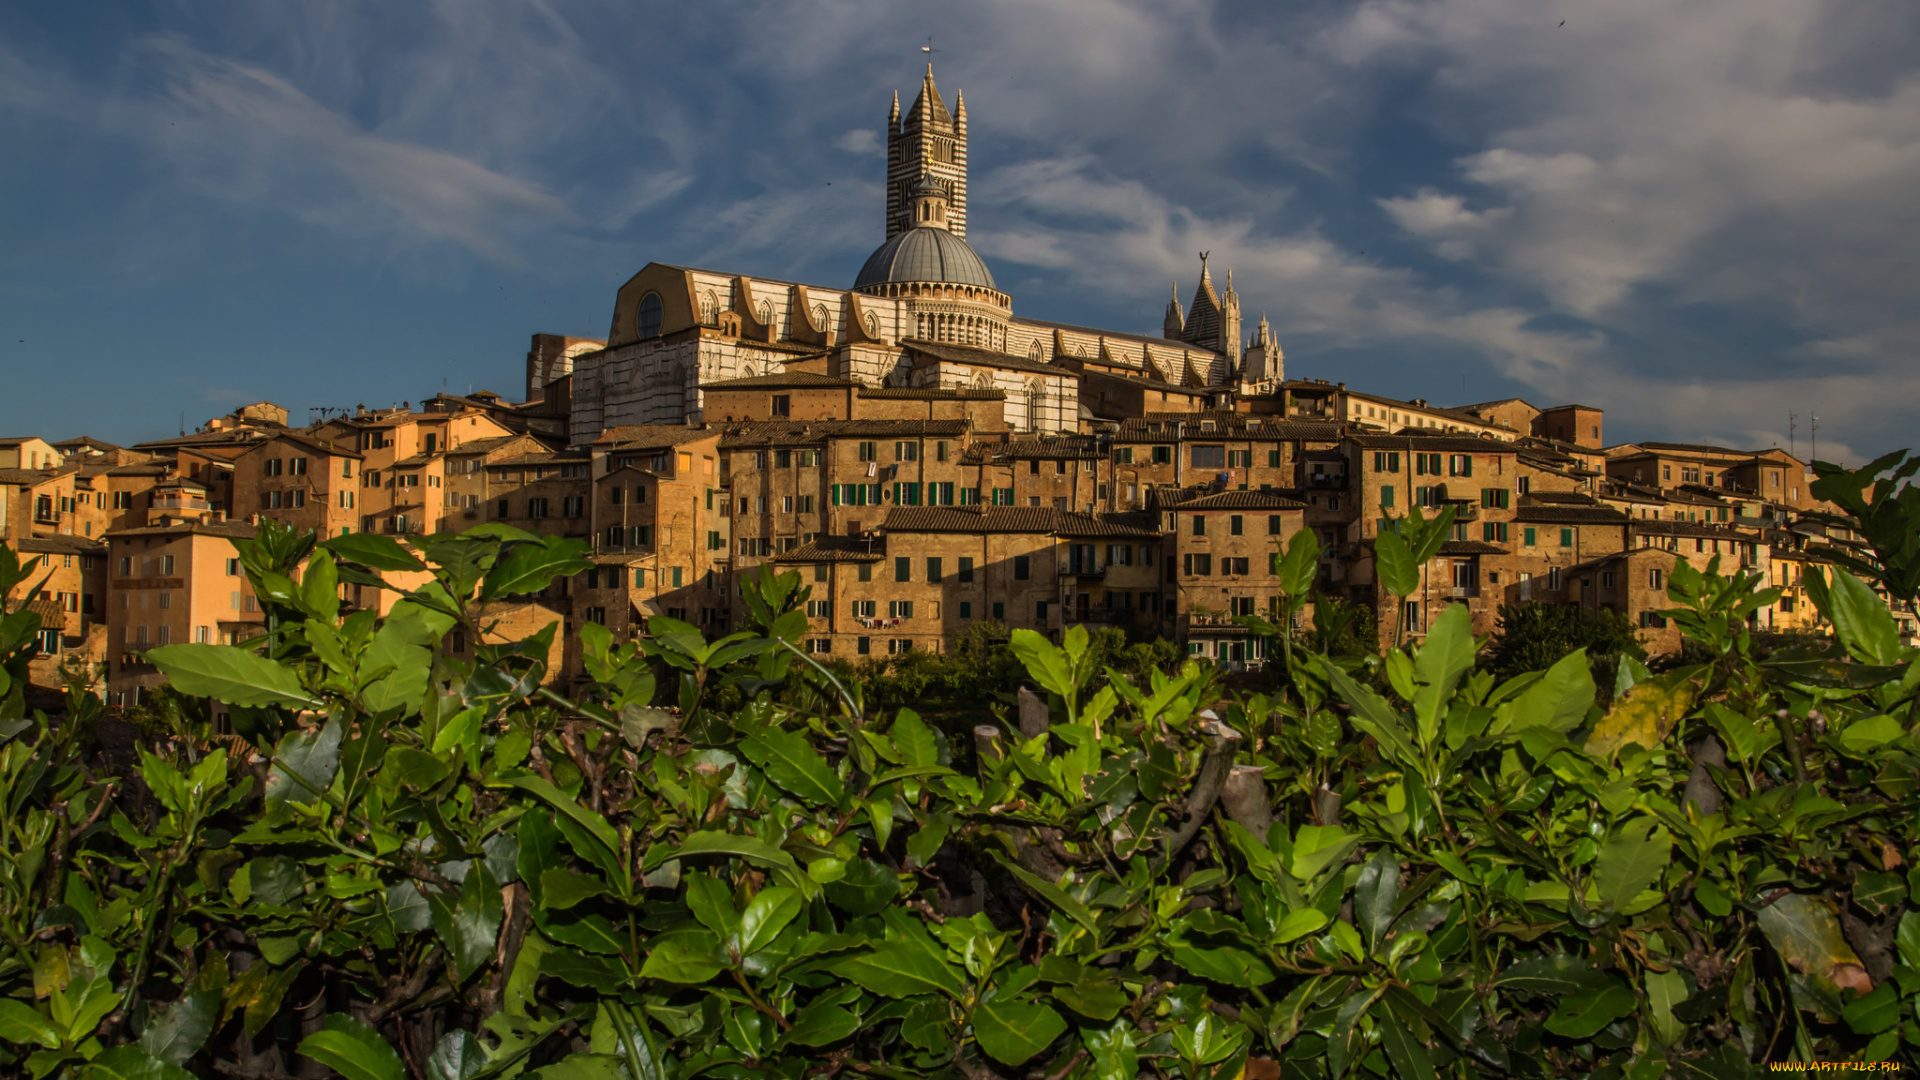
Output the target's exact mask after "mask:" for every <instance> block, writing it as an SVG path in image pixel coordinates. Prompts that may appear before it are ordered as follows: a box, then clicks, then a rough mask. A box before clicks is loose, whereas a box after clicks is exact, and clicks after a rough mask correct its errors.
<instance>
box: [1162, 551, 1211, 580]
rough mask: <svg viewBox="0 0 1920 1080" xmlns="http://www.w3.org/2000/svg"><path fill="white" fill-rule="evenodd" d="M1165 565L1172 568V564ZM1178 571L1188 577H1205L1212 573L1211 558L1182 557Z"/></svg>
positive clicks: (1209, 556)
mask: <svg viewBox="0 0 1920 1080" xmlns="http://www.w3.org/2000/svg"><path fill="white" fill-rule="evenodd" d="M1167 565H1168V566H1172V565H1173V564H1172V563H1168V564H1167ZM1180 570H1181V572H1182V573H1184V574H1186V575H1187V576H1188V577H1204V576H1205V575H1208V574H1211V573H1213V556H1211V555H1192V554H1189V555H1183V556H1181V566H1180Z"/></svg>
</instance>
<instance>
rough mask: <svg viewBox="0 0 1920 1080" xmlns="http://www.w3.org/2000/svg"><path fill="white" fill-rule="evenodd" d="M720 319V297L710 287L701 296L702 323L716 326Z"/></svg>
mask: <svg viewBox="0 0 1920 1080" xmlns="http://www.w3.org/2000/svg"><path fill="white" fill-rule="evenodd" d="M719 321H720V298H719V297H717V296H715V295H713V291H712V290H711V289H709V290H708V291H707V292H706V294H705V295H703V296H701V297H700V325H702V326H714V325H717V324H718V323H719Z"/></svg>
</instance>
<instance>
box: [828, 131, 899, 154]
mask: <svg viewBox="0 0 1920 1080" xmlns="http://www.w3.org/2000/svg"><path fill="white" fill-rule="evenodd" d="M833 145H835V146H837V147H839V148H840V149H842V150H845V151H846V152H847V153H849V154H864V155H872V154H879V153H883V152H884V151H885V149H886V148H885V147H884V146H882V145H881V143H880V133H879V132H877V131H874V130H873V129H872V128H854V129H853V130H852V131H849V132H847V133H846V134H845V135H842V136H840V137H839V138H838V139H835V140H833Z"/></svg>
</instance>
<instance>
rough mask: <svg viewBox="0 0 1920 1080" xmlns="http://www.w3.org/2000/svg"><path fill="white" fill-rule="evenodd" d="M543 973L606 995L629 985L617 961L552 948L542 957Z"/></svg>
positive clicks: (576, 951) (622, 968)
mask: <svg viewBox="0 0 1920 1080" xmlns="http://www.w3.org/2000/svg"><path fill="white" fill-rule="evenodd" d="M540 974H542V975H550V976H552V977H553V978H556V979H559V980H560V981H562V982H567V983H572V984H573V985H574V986H578V987H580V988H581V989H583V990H598V991H602V992H606V991H609V990H612V989H613V988H615V987H623V986H625V985H626V983H627V972H626V969H625V968H624V967H622V966H621V965H620V962H619V961H617V960H609V959H607V958H606V957H604V956H595V955H594V954H592V953H584V952H580V951H578V950H576V949H553V950H551V951H549V952H547V953H545V954H544V955H542V956H541V957H540Z"/></svg>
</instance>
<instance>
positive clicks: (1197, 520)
mask: <svg viewBox="0 0 1920 1080" xmlns="http://www.w3.org/2000/svg"><path fill="white" fill-rule="evenodd" d="M1193 535H1195V536H1205V535H1207V516H1206V515H1205V514H1195V515H1193Z"/></svg>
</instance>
